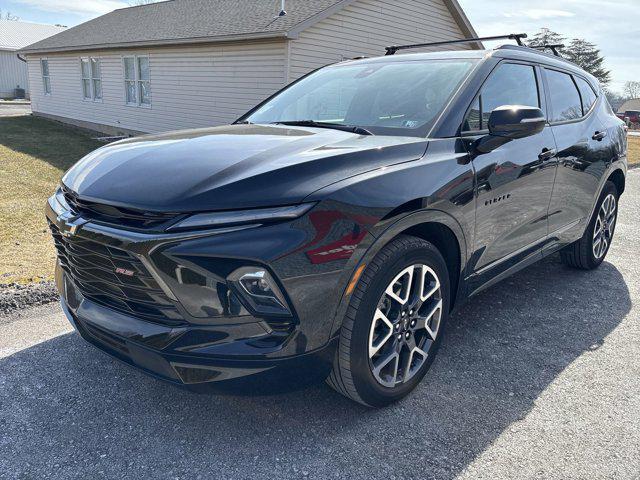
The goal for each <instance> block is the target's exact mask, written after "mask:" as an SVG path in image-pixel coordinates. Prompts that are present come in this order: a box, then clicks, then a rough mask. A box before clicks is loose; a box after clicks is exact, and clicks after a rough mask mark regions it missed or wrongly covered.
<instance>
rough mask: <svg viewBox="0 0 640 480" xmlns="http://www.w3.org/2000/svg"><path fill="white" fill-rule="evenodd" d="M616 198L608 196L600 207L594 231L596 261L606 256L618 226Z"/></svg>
mask: <svg viewBox="0 0 640 480" xmlns="http://www.w3.org/2000/svg"><path fill="white" fill-rule="evenodd" d="M616 203H617V202H616V197H614V196H613V195H612V194H611V193H610V194H609V195H607V196H606V197H605V199H604V201H603V202H602V205H601V206H600V210H599V212H598V218H597V219H596V225H595V227H594V229H593V255H594V256H595V257H596V259H598V260H599V259H600V258H602V257H603V256H604V254H605V253H606V252H607V249H608V248H609V245H610V244H611V239H612V238H613V230H614V227H615V224H616V210H617V205H616Z"/></svg>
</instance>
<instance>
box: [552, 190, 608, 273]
mask: <svg viewBox="0 0 640 480" xmlns="http://www.w3.org/2000/svg"><path fill="white" fill-rule="evenodd" d="M618 198H619V194H618V189H617V188H616V186H615V184H614V183H613V182H610V181H608V182H607V183H606V184H605V186H604V188H603V189H602V194H601V195H600V198H599V200H598V204H597V205H596V209H595V211H594V213H593V217H592V218H591V221H590V222H589V225H588V226H587V229H586V231H585V232H584V235H583V236H582V238H581V239H580V240H578V241H577V242H574V243H572V244H571V245H568V246H567V247H565V248H564V249H562V250H561V251H560V259H561V260H562V262H563V263H564V264H565V265H568V266H570V267H572V268H577V269H581V270H593V269H595V268H598V267H599V266H600V264H601V263H602V262H603V261H604V259H605V257H606V256H607V253H608V252H609V248H610V247H611V242H612V241H613V234H614V232H615V226H616V222H617V219H618Z"/></svg>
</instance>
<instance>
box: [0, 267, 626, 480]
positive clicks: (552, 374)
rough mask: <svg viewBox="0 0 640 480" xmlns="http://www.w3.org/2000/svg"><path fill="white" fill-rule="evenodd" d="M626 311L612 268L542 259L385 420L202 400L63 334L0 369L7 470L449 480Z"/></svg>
mask: <svg viewBox="0 0 640 480" xmlns="http://www.w3.org/2000/svg"><path fill="white" fill-rule="evenodd" d="M603 286H606V288H603ZM630 308H631V300H630V296H629V292H628V289H627V286H626V284H625V281H624V279H623V277H622V275H621V273H620V272H619V271H618V270H617V268H616V267H615V266H614V265H612V264H610V263H604V264H603V265H602V266H601V268H599V269H598V270H597V271H594V272H581V271H575V270H570V269H568V268H565V267H563V266H561V265H559V264H558V262H557V261H556V259H555V258H552V259H550V260H545V261H543V262H541V263H539V264H537V265H534V266H532V267H530V268H529V269H527V270H526V271H523V272H521V273H519V274H517V275H515V276H514V277H512V278H510V279H508V280H506V281H503V282H502V283H500V284H498V285H496V286H494V287H492V288H491V289H489V290H487V291H485V292H483V293H480V294H479V295H478V296H476V297H475V298H474V299H473V301H472V302H470V303H469V304H468V305H467V306H465V307H464V308H463V309H462V310H461V311H460V312H459V313H458V314H456V315H455V316H453V317H452V318H451V319H450V323H449V325H448V331H447V336H446V337H445V340H444V342H443V345H442V348H441V350H440V353H439V357H438V359H437V360H436V362H435V363H434V365H433V368H432V370H431V372H430V373H429V374H428V375H427V377H426V378H425V381H423V382H422V384H421V385H420V386H419V387H418V389H417V390H416V391H415V392H414V393H413V394H412V395H410V396H409V397H408V398H407V399H405V400H404V401H402V402H400V403H398V404H396V405H393V406H391V407H388V408H386V409H382V410H370V409H367V408H364V407H361V406H359V405H357V404H355V403H352V402H350V401H348V400H346V399H345V398H343V397H341V396H340V395H338V394H336V393H334V392H333V391H332V390H330V389H329V388H328V387H325V386H324V385H314V386H312V387H308V388H305V389H303V390H300V391H294V392H289V393H286V394H280V395H271V396H252V395H244V396H241V395H231V396H229V395H225V396H220V395H205V394H195V393H191V392H187V391H184V390H181V389H178V388H175V387H172V386H170V385H167V384H164V383H162V382H159V381H157V380H155V379H152V378H149V377H147V376H145V375H143V374H141V373H139V372H137V371H135V370H133V369H131V368H129V367H127V366H125V365H123V364H120V363H118V362H116V361H115V360H112V359H110V358H109V357H107V356H104V355H98V354H97V353H96V350H94V349H93V348H92V347H90V346H89V345H87V344H85V343H84V342H83V341H82V340H81V339H80V338H79V337H78V336H77V335H75V334H67V335H63V336H60V337H57V338H55V339H52V340H50V341H47V342H44V343H41V344H38V345H36V346H34V347H31V348H28V349H25V350H22V351H20V352H18V353H16V354H14V355H11V356H9V357H7V358H5V359H3V360H2V361H0V384H1V385H2V389H1V390H2V392H1V393H0V400H1V403H2V404H3V407H2V414H1V415H0V432H1V434H0V464H1V463H4V467H2V468H0V470H4V471H5V472H14V473H16V475H15V476H16V477H20V476H21V475H24V476H26V477H30V476H34V475H35V476H37V473H38V472H41V471H42V469H47V471H49V472H51V474H52V475H53V476H60V477H65V478H67V477H69V476H74V472H75V474H77V473H78V472H79V471H82V473H83V477H84V478H95V477H97V476H100V475H104V476H106V477H110V478H123V477H125V476H132V477H135V478H139V477H141V476H152V477H154V478H161V477H165V476H166V477H169V476H170V477H171V478H196V477H197V475H198V474H200V475H202V477H203V478H211V477H215V478H249V477H250V478H261V477H268V478H274V477H298V476H303V475H304V474H309V476H310V477H312V478H327V477H333V478H335V477H336V476H337V477H340V478H344V477H347V476H349V477H353V478H360V477H367V478H391V477H392V476H395V477H400V478H412V477H416V476H418V477H423V478H424V477H429V478H451V477H453V476H455V475H456V474H457V473H460V472H461V471H462V470H463V469H464V468H465V467H466V466H467V465H469V464H470V463H471V462H472V461H473V460H474V459H475V458H476V457H477V456H478V455H480V454H481V453H482V452H483V451H484V450H485V449H487V447H488V446H489V445H490V444H491V443H492V442H493V441H494V440H495V439H496V438H497V437H498V436H499V435H500V434H501V433H502V432H503V431H504V430H505V429H507V428H509V426H510V425H511V424H513V423H514V422H517V421H518V420H520V419H522V418H523V417H525V416H526V415H527V413H528V412H530V411H531V409H532V407H533V406H534V402H535V400H536V398H538V396H539V395H540V394H541V393H542V392H543V391H544V390H545V388H547V386H548V385H549V384H550V383H551V382H553V381H554V379H556V378H557V377H558V375H560V374H561V373H562V371H563V370H564V369H565V368H566V367H567V366H568V365H570V364H571V363H572V362H573V361H574V360H575V359H576V358H578V357H580V356H581V355H582V354H583V353H585V352H589V351H592V350H595V349H598V348H599V347H600V346H601V345H602V343H603V342H604V340H605V338H606V337H607V335H608V334H609V333H610V332H612V331H613V330H614V329H615V328H616V326H617V325H618V324H619V323H620V322H621V321H622V319H623V318H624V317H625V315H626V314H627V313H628V312H629V310H630ZM0 476H1V475H0Z"/></svg>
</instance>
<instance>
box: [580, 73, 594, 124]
mask: <svg viewBox="0 0 640 480" xmlns="http://www.w3.org/2000/svg"><path fill="white" fill-rule="evenodd" d="M575 79H576V83H577V84H578V88H579V89H580V95H581V96H582V114H583V115H586V114H587V113H589V110H591V107H593V104H594V103H596V100H597V99H598V97H597V96H596V94H595V92H594V91H593V88H591V85H589V83H587V81H586V80H583V79H582V78H580V77H575Z"/></svg>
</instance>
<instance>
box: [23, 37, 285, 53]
mask: <svg viewBox="0 0 640 480" xmlns="http://www.w3.org/2000/svg"><path fill="white" fill-rule="evenodd" d="M287 38H289V36H288V35H287V32H285V31H280V32H278V31H276V32H260V33H243V34H240V35H218V36H215V37H193V38H178V39H166V40H148V41H144V42H123V43H102V44H95V45H79V46H71V47H55V48H37V49H30V48H22V49H20V50H18V51H19V52H20V53H23V54H25V55H34V54H40V53H63V52H83V51H87V50H112V49H118V50H123V49H127V48H139V47H170V46H173V45H194V44H195V45H199V44H208V43H226V42H237V41H242V40H264V39H282V40H285V39H287Z"/></svg>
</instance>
